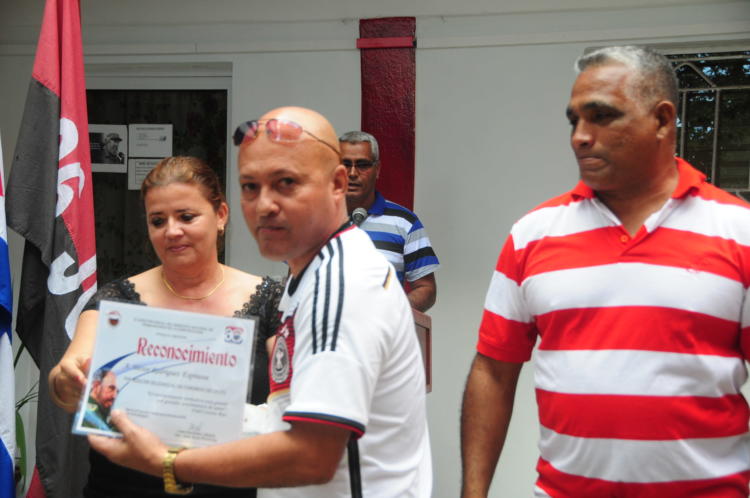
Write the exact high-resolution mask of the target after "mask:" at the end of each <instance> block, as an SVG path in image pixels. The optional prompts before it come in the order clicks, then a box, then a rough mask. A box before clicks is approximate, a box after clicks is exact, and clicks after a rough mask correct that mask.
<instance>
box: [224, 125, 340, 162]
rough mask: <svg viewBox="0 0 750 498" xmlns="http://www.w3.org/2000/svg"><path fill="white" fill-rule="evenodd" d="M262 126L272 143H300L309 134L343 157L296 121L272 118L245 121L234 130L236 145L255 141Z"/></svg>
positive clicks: (334, 148)
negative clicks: (303, 136) (304, 135)
mask: <svg viewBox="0 0 750 498" xmlns="http://www.w3.org/2000/svg"><path fill="white" fill-rule="evenodd" d="M261 124H263V125H264V126H265V128H266V136H267V137H268V139H269V140H271V141H272V142H282V143H293V142H300V141H302V134H303V133H307V134H308V135H310V136H311V137H312V138H314V139H315V140H317V141H318V142H320V143H322V144H323V145H325V146H327V147H328V148H330V149H331V150H332V151H333V152H335V153H336V155H337V156H339V157H341V154H339V151H338V150H336V147H334V146H333V145H331V144H329V143H328V142H326V141H325V140H323V139H321V138H318V137H316V136H315V135H313V134H312V133H310V132H309V131H307V130H305V129H304V128H302V125H300V124H299V123H295V122H294V121H289V120H287V119H276V118H272V119H260V120H258V119H254V120H252V121H245V122H244V123H242V124H241V125H239V126H238V127H237V129H236V130H234V135H233V137H232V139H233V140H234V145H237V146H239V145H242V144H243V143H244V142H252V141H253V140H255V138H256V137H257V136H258V133H259V132H260V127H261Z"/></svg>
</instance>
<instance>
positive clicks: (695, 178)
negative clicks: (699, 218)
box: [570, 157, 706, 199]
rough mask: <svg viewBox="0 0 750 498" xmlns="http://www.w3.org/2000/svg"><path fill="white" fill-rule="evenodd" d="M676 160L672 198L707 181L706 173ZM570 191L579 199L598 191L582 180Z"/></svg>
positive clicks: (682, 194) (589, 196)
mask: <svg viewBox="0 0 750 498" xmlns="http://www.w3.org/2000/svg"><path fill="white" fill-rule="evenodd" d="M675 162H676V165H677V173H678V175H679V179H678V180H677V187H676V188H675V190H674V192H673V193H672V198H673V199H680V198H682V197H685V196H686V195H688V194H689V193H690V191H692V190H693V189H697V188H699V187H700V186H701V184H703V183H705V181H706V175H704V174H703V173H701V172H700V171H698V170H697V169H695V168H694V167H692V166H691V165H690V163H688V162H687V161H685V160H684V159H682V158H680V157H675ZM570 193H571V195H572V196H573V198H577V199H593V198H594V197H596V193H595V192H594V191H593V190H592V189H591V188H590V187H588V186H587V185H586V184H585V183H583V181H582V180H579V181H578V183H577V184H576V186H575V187H574V188H573V190H571V191H570Z"/></svg>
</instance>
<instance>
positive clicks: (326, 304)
mask: <svg viewBox="0 0 750 498" xmlns="http://www.w3.org/2000/svg"><path fill="white" fill-rule="evenodd" d="M326 249H328V262H327V263H326V283H325V302H324V304H323V324H322V326H321V327H320V328H321V329H322V330H321V344H320V350H321V351H325V349H326V343H327V342H328V308H330V307H331V266H332V265H333V246H332V245H331V242H330V241H328V243H327V244H326Z"/></svg>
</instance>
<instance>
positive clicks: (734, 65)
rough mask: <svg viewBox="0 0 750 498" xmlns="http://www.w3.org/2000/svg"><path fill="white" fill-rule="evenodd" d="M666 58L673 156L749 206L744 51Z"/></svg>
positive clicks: (749, 74)
mask: <svg viewBox="0 0 750 498" xmlns="http://www.w3.org/2000/svg"><path fill="white" fill-rule="evenodd" d="M668 57H669V58H670V59H671V60H672V61H673V64H674V67H675V72H676V73H677V78H678V80H679V84H680V103H679V108H678V111H677V113H678V118H677V155H678V156H680V157H682V158H684V159H685V160H687V161H688V162H689V163H691V164H692V165H693V166H695V167H696V168H698V169H700V170H701V171H703V173H705V174H706V176H707V177H708V180H709V181H710V182H711V183H714V184H715V185H717V186H719V187H721V188H723V189H725V190H728V191H730V192H733V193H735V194H737V195H739V196H741V197H743V198H745V199H746V200H750V51H736V52H724V53H721V52H713V53H705V52H704V53H694V54H680V55H668Z"/></svg>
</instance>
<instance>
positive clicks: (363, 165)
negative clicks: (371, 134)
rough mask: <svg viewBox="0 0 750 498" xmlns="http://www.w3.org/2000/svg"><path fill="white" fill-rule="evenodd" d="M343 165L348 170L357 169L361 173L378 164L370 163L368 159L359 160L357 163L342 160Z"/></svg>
mask: <svg viewBox="0 0 750 498" xmlns="http://www.w3.org/2000/svg"><path fill="white" fill-rule="evenodd" d="M341 164H343V165H344V166H345V167H346V169H349V168H351V167H355V168H357V169H358V170H359V171H367V170H368V169H370V168H372V167H373V166H375V164H376V163H375V161H368V160H367V159H357V160H356V161H352V160H351V159H342V160H341Z"/></svg>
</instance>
